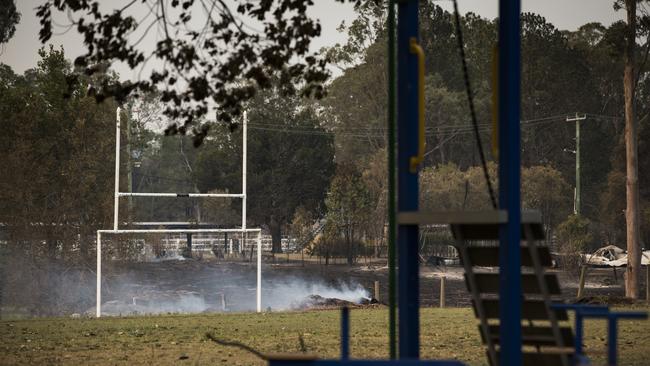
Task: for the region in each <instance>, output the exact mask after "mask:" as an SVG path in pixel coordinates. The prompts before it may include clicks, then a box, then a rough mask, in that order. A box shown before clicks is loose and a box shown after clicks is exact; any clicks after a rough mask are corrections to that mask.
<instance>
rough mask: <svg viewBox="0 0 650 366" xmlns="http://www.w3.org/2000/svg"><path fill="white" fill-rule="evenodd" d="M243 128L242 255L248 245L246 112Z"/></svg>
mask: <svg viewBox="0 0 650 366" xmlns="http://www.w3.org/2000/svg"><path fill="white" fill-rule="evenodd" d="M243 117H244V118H243V120H244V122H243V128H244V130H243V131H242V132H243V133H242V135H243V141H242V179H241V193H242V194H243V197H242V205H241V229H242V240H241V242H242V243H241V245H240V246H239V252H240V253H241V252H242V250H244V248H243V247H244V244H246V152H247V151H246V150H247V149H248V147H247V146H246V145H247V141H246V140H247V134H248V131H247V128H246V127H247V125H248V114H247V113H246V111H244V116H243Z"/></svg>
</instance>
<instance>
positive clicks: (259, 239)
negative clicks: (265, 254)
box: [257, 230, 262, 313]
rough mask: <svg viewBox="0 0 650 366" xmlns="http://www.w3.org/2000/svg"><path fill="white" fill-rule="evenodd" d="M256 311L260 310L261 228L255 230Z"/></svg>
mask: <svg viewBox="0 0 650 366" xmlns="http://www.w3.org/2000/svg"><path fill="white" fill-rule="evenodd" d="M257 312H258V313H260V312H262V230H260V231H258V232H257Z"/></svg>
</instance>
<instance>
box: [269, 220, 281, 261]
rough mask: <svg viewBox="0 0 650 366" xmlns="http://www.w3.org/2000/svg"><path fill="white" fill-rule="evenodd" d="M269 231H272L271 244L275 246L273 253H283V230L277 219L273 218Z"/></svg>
mask: <svg viewBox="0 0 650 366" xmlns="http://www.w3.org/2000/svg"><path fill="white" fill-rule="evenodd" d="M269 229H270V230H271V243H272V246H273V250H272V251H273V253H282V228H281V226H280V223H279V222H278V220H276V219H275V217H271V222H270V224H269Z"/></svg>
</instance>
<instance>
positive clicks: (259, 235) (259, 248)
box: [95, 228, 262, 318]
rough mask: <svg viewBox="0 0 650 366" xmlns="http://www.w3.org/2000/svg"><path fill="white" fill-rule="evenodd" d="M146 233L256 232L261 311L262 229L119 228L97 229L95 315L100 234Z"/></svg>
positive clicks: (98, 304) (99, 311)
mask: <svg viewBox="0 0 650 366" xmlns="http://www.w3.org/2000/svg"><path fill="white" fill-rule="evenodd" d="M147 233H161V234H173V233H242V234H243V235H244V240H246V235H247V234H248V233H257V276H256V277H257V286H256V305H257V306H256V309H257V312H258V313H259V312H261V311H262V229H259V228H257V229H246V228H242V229H119V230H97V284H96V305H95V316H96V317H97V318H99V317H101V315H102V234H147Z"/></svg>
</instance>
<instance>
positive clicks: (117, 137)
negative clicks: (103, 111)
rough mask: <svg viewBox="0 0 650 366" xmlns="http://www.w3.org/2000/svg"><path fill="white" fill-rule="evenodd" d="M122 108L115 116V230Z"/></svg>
mask: <svg viewBox="0 0 650 366" xmlns="http://www.w3.org/2000/svg"><path fill="white" fill-rule="evenodd" d="M121 112H122V108H120V107H117V111H116V113H117V118H116V123H115V198H114V200H115V201H114V202H115V203H114V209H115V212H114V213H113V230H117V225H118V220H119V218H118V215H119V211H120V196H119V192H120V114H121Z"/></svg>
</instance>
